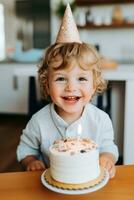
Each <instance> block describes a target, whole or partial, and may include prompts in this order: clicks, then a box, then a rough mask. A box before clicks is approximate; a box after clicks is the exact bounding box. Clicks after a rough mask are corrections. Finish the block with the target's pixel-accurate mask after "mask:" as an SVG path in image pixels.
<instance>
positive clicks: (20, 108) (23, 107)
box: [0, 63, 28, 114]
mask: <svg viewBox="0 0 134 200" xmlns="http://www.w3.org/2000/svg"><path fill="white" fill-rule="evenodd" d="M16 67H19V66H18V65H16V64H14V63H12V64H11V63H10V64H5V63H3V64H0V113H1V114H2V113H7V114H27V113H28V78H26V77H23V78H22V77H16V76H14V70H15V68H16Z"/></svg>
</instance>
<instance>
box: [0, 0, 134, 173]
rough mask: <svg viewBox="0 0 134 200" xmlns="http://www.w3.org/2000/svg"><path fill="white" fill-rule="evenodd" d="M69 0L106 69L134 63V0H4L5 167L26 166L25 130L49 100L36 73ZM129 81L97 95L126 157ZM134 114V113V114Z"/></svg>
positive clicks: (0, 114)
mask: <svg viewBox="0 0 134 200" xmlns="http://www.w3.org/2000/svg"><path fill="white" fill-rule="evenodd" d="M66 2H70V5H71V7H72V11H73V14H74V17H75V20H76V23H77V25H78V28H79V32H80V36H81V39H82V41H84V42H87V43H91V44H93V45H95V46H96V48H97V49H98V51H99V52H100V53H101V55H102V56H103V57H104V60H105V61H106V62H105V65H104V68H105V69H106V68H108V70H112V69H113V70H116V69H118V66H120V65H124V64H125V65H128V66H129V65H130V66H132V67H134V0H126V1H123V0H122V1H121V0H116V1H115V0H75V1H71V0H70V1H65V0H63V1H60V0H50V1H49V0H12V1H11V0H0V172H6V171H19V170H22V169H21V167H20V165H19V164H18V163H17V161H16V155H15V151H16V146H17V144H18V141H19V137H20V134H21V130H22V129H23V128H24V127H25V125H26V123H27V121H28V119H29V118H30V116H31V115H32V114H33V113H34V112H36V111H37V110H38V109H39V108H41V107H42V105H43V103H47V102H43V101H42V100H41V97H40V92H39V90H38V83H37V78H36V73H37V65H38V64H39V63H40V61H41V59H42V57H43V55H44V53H45V49H46V48H47V46H49V45H50V44H52V43H54V42H55V38H56V35H57V32H58V30H59V25H60V22H61V17H62V15H63V12H64V9H65V4H66ZM124 97H125V82H124V81H122V80H121V79H120V80H118V81H114V80H113V81H109V86H108V91H107V92H106V94H104V95H103V97H102V96H98V97H96V98H95V99H94V103H96V104H97V106H98V107H100V108H102V109H104V110H106V111H107V112H108V114H109V115H110V117H111V119H112V121H113V126H114V130H115V141H116V143H117V145H118V147H119V152H120V160H119V164H122V162H123V148H124V146H123V145H124V103H125V102H124V101H125V100H124ZM130 117H131V116H130Z"/></svg>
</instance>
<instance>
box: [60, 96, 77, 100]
mask: <svg viewBox="0 0 134 200" xmlns="http://www.w3.org/2000/svg"><path fill="white" fill-rule="evenodd" d="M80 98H81V97H79V96H68V97H63V99H64V100H67V101H78V100H79V99H80Z"/></svg>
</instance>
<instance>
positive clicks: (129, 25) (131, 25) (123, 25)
mask: <svg viewBox="0 0 134 200" xmlns="http://www.w3.org/2000/svg"><path fill="white" fill-rule="evenodd" d="M78 28H79V29H91V30H92V29H119V28H121V29H123V28H133V29H134V23H121V24H119V23H115V24H110V25H105V24H101V25H95V24H87V25H85V26H79V25H78Z"/></svg>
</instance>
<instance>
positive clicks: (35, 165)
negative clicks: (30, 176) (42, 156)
mask: <svg viewBox="0 0 134 200" xmlns="http://www.w3.org/2000/svg"><path fill="white" fill-rule="evenodd" d="M26 170H27V171H39V170H45V165H44V163H43V162H42V161H40V160H34V161H32V162H30V163H29V164H28V165H27V168H26Z"/></svg>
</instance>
